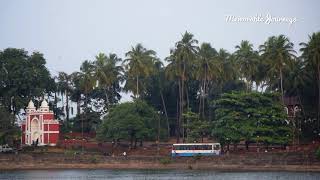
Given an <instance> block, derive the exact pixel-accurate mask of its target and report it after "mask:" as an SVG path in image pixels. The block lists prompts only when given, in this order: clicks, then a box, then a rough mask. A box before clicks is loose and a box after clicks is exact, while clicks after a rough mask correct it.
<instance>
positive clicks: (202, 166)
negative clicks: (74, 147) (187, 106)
mask: <svg viewBox="0 0 320 180" xmlns="http://www.w3.org/2000/svg"><path fill="white" fill-rule="evenodd" d="M61 169H116V170H141V169H145V170H213V171H239V172H241V171H287V172H320V166H318V165H265V166H257V165H214V164H212V163H201V162H198V163H193V164H188V163H171V164H166V165H164V164H161V163H95V164H79V163H78V164H74V163H68V164H60V163H59V164H46V163H38V164H32V163H28V164H26V163H21V164H4V165H0V171H3V170H61Z"/></svg>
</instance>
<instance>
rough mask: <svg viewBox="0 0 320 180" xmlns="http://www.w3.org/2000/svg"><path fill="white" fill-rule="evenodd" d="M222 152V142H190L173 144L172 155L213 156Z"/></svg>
mask: <svg viewBox="0 0 320 180" xmlns="http://www.w3.org/2000/svg"><path fill="white" fill-rule="evenodd" d="M220 153H221V146H220V143H188V144H173V145H172V151H171V156H172V157H176V156H213V155H220Z"/></svg>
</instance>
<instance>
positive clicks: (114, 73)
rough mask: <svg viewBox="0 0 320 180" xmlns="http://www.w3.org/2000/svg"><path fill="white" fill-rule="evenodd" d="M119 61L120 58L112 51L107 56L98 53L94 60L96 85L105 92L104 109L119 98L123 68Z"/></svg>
mask: <svg viewBox="0 0 320 180" xmlns="http://www.w3.org/2000/svg"><path fill="white" fill-rule="evenodd" d="M120 62H121V59H120V58H118V57H117V55H116V54H112V53H111V54H109V56H106V55H105V54H103V53H100V54H98V55H97V56H96V60H95V61H94V76H95V79H96V80H97V87H99V88H101V89H103V91H104V93H105V98H104V101H105V102H104V103H105V108H106V109H108V107H109V104H113V103H116V102H118V101H119V100H120V98H118V97H120V95H119V93H120V90H121V88H120V83H121V82H122V81H123V76H122V72H123V68H122V66H120V65H119V63H120ZM114 91H115V92H114ZM108 94H109V95H108Z"/></svg>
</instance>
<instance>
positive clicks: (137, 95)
mask: <svg viewBox="0 0 320 180" xmlns="http://www.w3.org/2000/svg"><path fill="white" fill-rule="evenodd" d="M138 97H139V76H137V94H136V98H138Z"/></svg>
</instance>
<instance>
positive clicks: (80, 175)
mask: <svg viewBox="0 0 320 180" xmlns="http://www.w3.org/2000/svg"><path fill="white" fill-rule="evenodd" d="M0 179H26V180H29V179H30V180H34V179H41V180H47V179H49V180H54V179H59V180H61V179H67V180H68V179H70V180H74V179H113V180H114V179H121V180H131V179H154V180H157V179H163V180H164V179H183V180H189V179H190V180H194V179H199V180H200V179H201V180H207V179H210V180H229V179H232V180H234V179H236V180H269V179H277V180H287V179H290V180H305V179H307V180H318V179H320V173H308V172H215V171H196V170H189V171H188V170H186V171H180V170H179V171H177V170H102V169H101V170H78V169H77V170H26V171H0Z"/></svg>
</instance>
